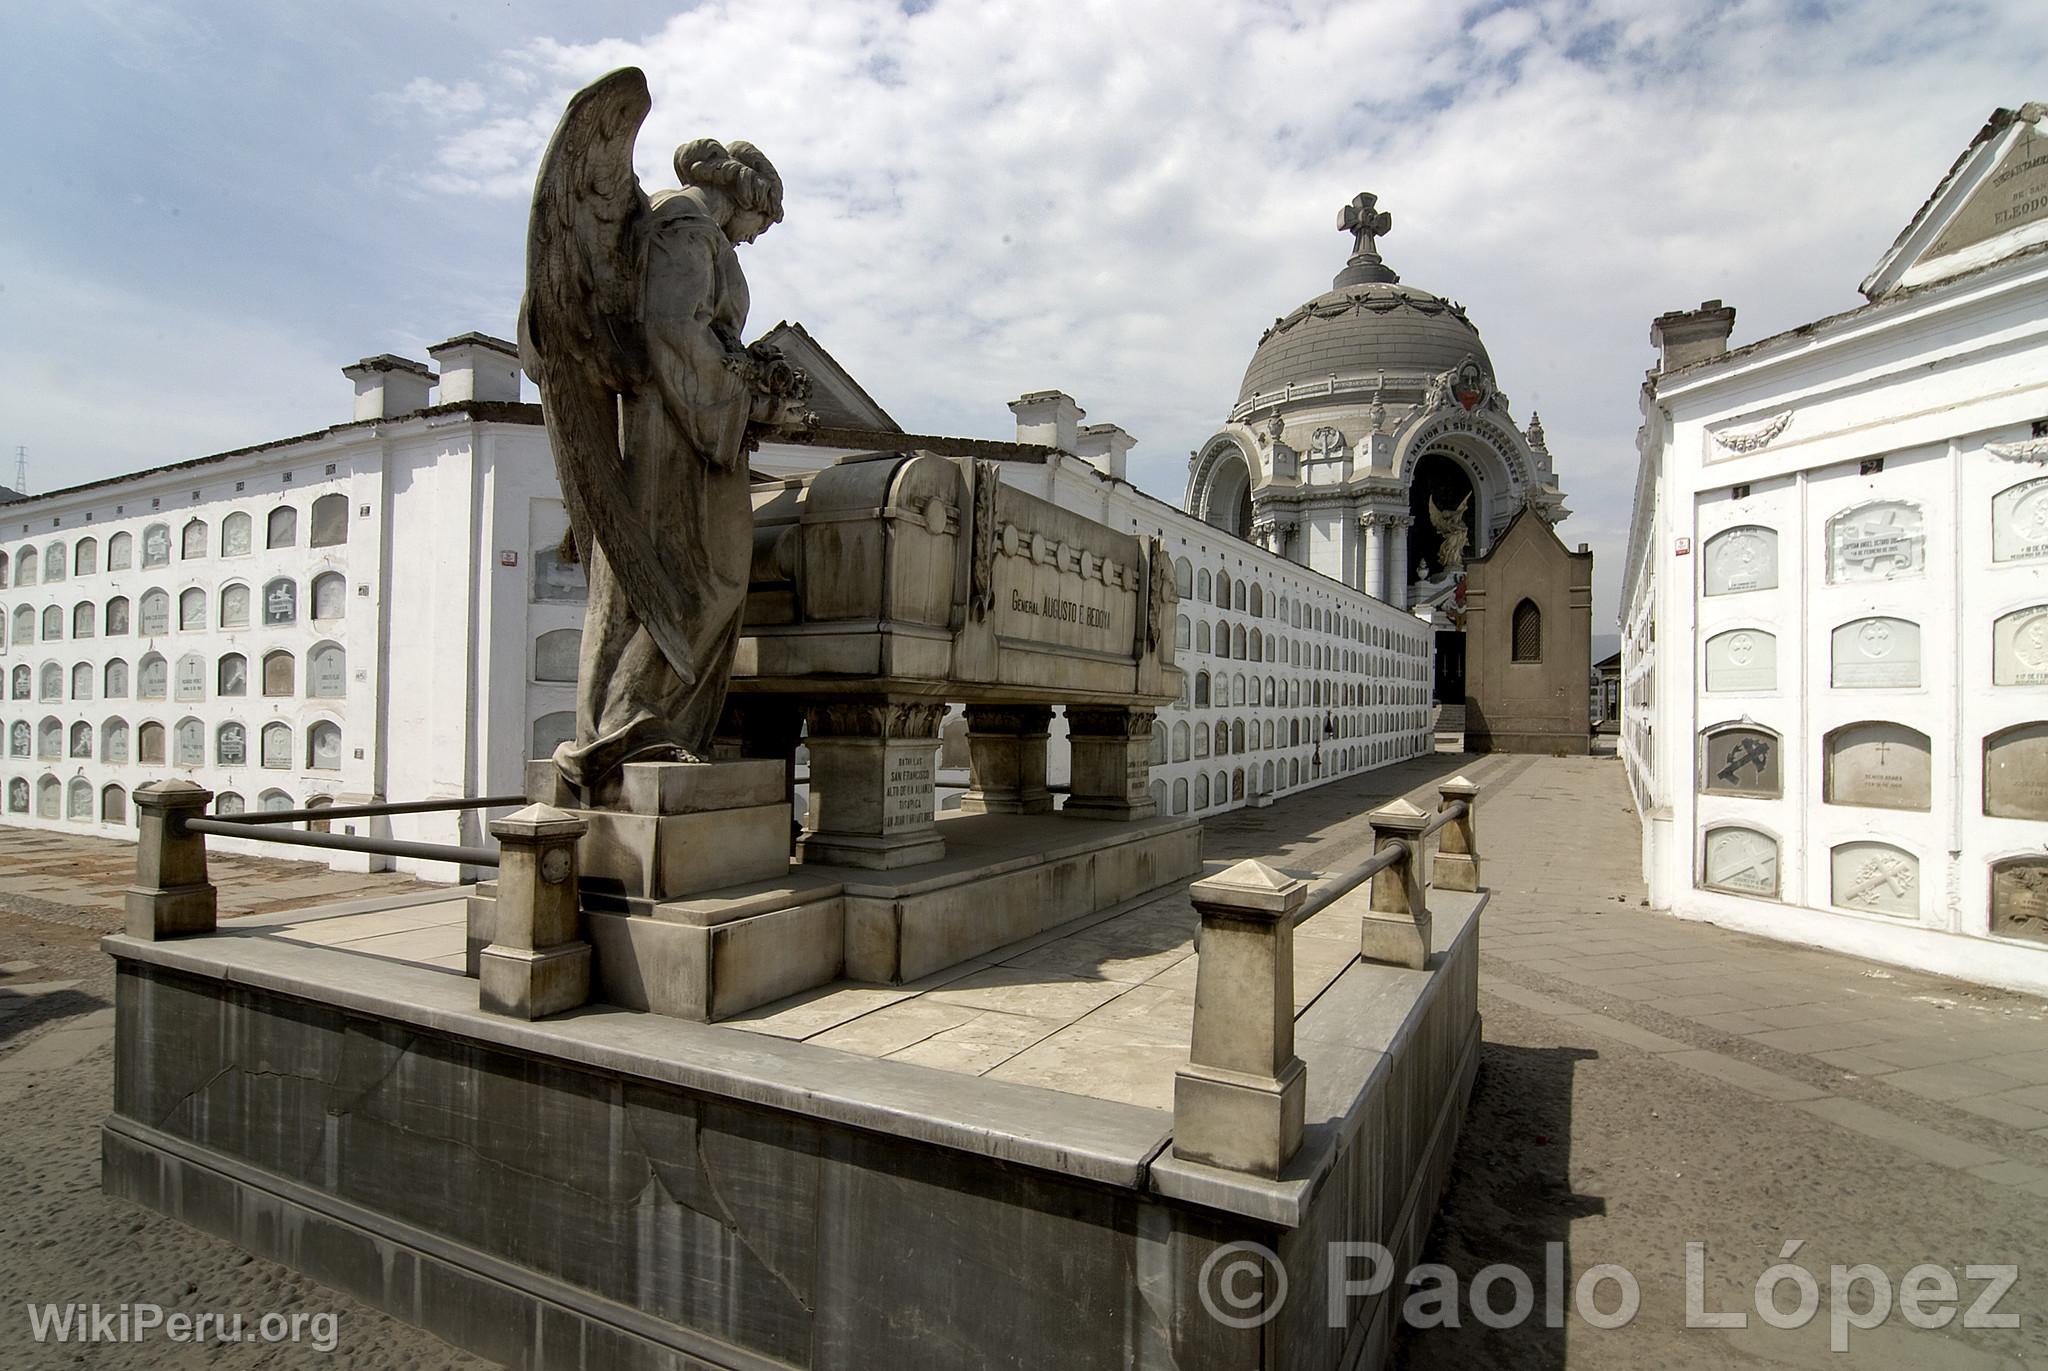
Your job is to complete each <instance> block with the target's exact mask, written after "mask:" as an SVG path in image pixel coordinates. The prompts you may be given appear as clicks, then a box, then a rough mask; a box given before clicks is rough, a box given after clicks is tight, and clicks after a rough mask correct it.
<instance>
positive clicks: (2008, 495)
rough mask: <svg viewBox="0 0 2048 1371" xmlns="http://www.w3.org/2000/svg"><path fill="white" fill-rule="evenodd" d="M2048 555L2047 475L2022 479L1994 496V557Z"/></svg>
mask: <svg viewBox="0 0 2048 1371" xmlns="http://www.w3.org/2000/svg"><path fill="white" fill-rule="evenodd" d="M2040 557H2048V476H2042V477H2039V478H2037V479H2035V480H2032V481H2022V482H2020V483H2019V484H2018V485H2016V486H2012V487H2009V488H2008V489H2005V490H2001V491H1999V492H1998V494H1996V495H1994V496H1992V497H1991V560H1992V561H1994V562H2023V561H2032V560H2034V559H2036V558H2040Z"/></svg>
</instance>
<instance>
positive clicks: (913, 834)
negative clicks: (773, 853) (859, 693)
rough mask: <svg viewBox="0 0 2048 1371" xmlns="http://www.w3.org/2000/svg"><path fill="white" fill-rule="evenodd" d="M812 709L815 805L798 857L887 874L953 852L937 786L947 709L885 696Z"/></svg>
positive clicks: (814, 706)
mask: <svg viewBox="0 0 2048 1371" xmlns="http://www.w3.org/2000/svg"><path fill="white" fill-rule="evenodd" d="M806 714H807V716H808V719H809V723H810V737H809V740H808V742H809V746H810V754H811V804H810V813H809V814H808V815H807V816H806V823H805V829H804V835H803V837H801V838H800V839H798V840H797V856H798V858H799V859H800V860H801V861H803V862H805V863H807V864H808V863H820V864H825V865H831V866H854V867H861V868H864V869H866V870H870V871H886V870H893V869H894V868H896V867H903V866H917V865H920V864H921V863H924V862H934V861H937V860H938V859H939V858H941V857H943V856H945V855H946V845H945V843H944V841H943V840H941V839H940V837H939V832H938V828H937V825H936V822H935V820H936V817H937V816H936V815H935V813H934V811H933V801H932V795H933V791H932V783H933V779H934V775H935V772H936V770H937V752H938V747H939V722H940V720H942V719H943V718H944V717H945V714H946V706H945V705H944V704H943V703H937V702H933V701H930V700H913V699H904V698H898V697H892V696H885V697H877V698H873V699H849V700H833V701H830V702H828V703H825V704H816V705H812V706H810V707H809V708H808V709H807V710H806Z"/></svg>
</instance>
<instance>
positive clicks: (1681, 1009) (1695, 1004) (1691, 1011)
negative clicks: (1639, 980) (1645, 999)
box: [1651, 992, 1756, 1018]
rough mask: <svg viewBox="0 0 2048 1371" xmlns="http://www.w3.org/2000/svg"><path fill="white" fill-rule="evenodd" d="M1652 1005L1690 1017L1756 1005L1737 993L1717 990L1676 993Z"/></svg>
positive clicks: (1724, 1012) (1743, 1008)
mask: <svg viewBox="0 0 2048 1371" xmlns="http://www.w3.org/2000/svg"><path fill="white" fill-rule="evenodd" d="M1651 1007H1652V1008H1654V1009H1660V1010H1662V1011H1663V1012H1665V1013H1666V1014H1677V1015H1679V1016H1680V1017H1682V1018H1689V1017H1691V1016H1692V1015H1695V1014H1729V1013H1734V1012H1735V1011H1737V1010H1747V1009H1754V1008H1756V1005H1754V1004H1753V1003H1751V1002H1750V1001H1748V1000H1745V999H1742V998H1741V997H1739V996H1736V995H1730V994H1726V993H1725V992H1715V993H1712V994H1705V995H1676V996H1673V997H1672V998H1670V999H1668V1000H1660V1001H1659V1002H1658V1003H1656V1004H1655V1005H1653V1006H1651Z"/></svg>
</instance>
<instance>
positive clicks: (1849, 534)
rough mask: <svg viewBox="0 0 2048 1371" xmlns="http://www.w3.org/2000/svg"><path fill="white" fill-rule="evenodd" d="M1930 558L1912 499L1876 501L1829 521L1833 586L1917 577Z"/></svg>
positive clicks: (1919, 517) (1921, 519)
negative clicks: (1845, 583) (1927, 558)
mask: <svg viewBox="0 0 2048 1371" xmlns="http://www.w3.org/2000/svg"><path fill="white" fill-rule="evenodd" d="M1926 556H1927V529H1926V521H1925V519H1924V518H1923V517H1922V515H1921V512H1920V506H1918V505H1916V504H1913V503H1912V502H1910V501H1907V500H1873V501H1871V502H1870V503H1869V504H1866V505H1857V506H1856V507H1855V508H1853V509H1845V510H1843V511H1842V512H1841V513H1840V514H1837V515H1836V516H1835V517H1834V518H1832V519H1830V520H1828V581H1829V583H1830V584H1841V583H1844V582H1853V581H1891V580H1896V579H1898V578H1899V577H1901V576H1918V575H1919V574H1920V573H1921V572H1922V571H1923V570H1924V569H1925V565H1926Z"/></svg>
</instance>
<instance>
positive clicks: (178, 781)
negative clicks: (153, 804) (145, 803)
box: [135, 777, 207, 795]
mask: <svg viewBox="0 0 2048 1371" xmlns="http://www.w3.org/2000/svg"><path fill="white" fill-rule="evenodd" d="M135 793H136V794H137V795H204V794H206V793H207V790H206V787H205V786H203V785H201V784H199V782H197V781H188V780H185V779H183V778H182V777H173V778H172V779H170V780H168V781H151V782H149V783H148V784H146V785H139V786H137V787H135Z"/></svg>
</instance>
